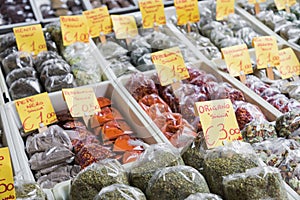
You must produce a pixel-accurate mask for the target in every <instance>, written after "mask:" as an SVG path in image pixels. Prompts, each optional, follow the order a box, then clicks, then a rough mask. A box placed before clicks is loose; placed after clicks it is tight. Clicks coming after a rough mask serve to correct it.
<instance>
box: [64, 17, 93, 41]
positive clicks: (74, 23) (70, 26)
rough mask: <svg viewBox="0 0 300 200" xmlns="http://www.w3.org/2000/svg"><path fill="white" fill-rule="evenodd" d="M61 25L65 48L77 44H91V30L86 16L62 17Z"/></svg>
mask: <svg viewBox="0 0 300 200" xmlns="http://www.w3.org/2000/svg"><path fill="white" fill-rule="evenodd" d="M60 25H61V33H62V39H63V44H64V46H69V45H71V44H73V43H75V42H85V43H88V42H89V28H88V23H87V20H86V18H85V16H83V15H75V16H60Z"/></svg>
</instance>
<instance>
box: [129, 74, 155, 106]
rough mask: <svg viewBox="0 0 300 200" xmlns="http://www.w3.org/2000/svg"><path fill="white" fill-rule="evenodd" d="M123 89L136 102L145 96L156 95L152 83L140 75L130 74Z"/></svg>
mask: <svg viewBox="0 0 300 200" xmlns="http://www.w3.org/2000/svg"><path fill="white" fill-rule="evenodd" d="M125 87H126V88H127V90H128V91H129V93H130V94H131V95H132V96H133V98H135V100H137V101H139V100H140V99H141V98H143V97H144V96H145V95H147V94H158V91H157V89H156V87H155V83H154V81H153V80H152V79H150V78H147V77H146V76H144V75H143V74H142V73H135V74H132V75H131V77H130V79H129V80H128V82H127V83H126V86H125Z"/></svg>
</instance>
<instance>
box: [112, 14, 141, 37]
mask: <svg viewBox="0 0 300 200" xmlns="http://www.w3.org/2000/svg"><path fill="white" fill-rule="evenodd" d="M111 19H112V23H113V26H114V31H115V34H116V38H117V39H126V38H133V37H135V36H137V35H138V29H137V26H136V22H135V19H134V17H133V16H126V15H111Z"/></svg>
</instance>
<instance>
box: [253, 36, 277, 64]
mask: <svg viewBox="0 0 300 200" xmlns="http://www.w3.org/2000/svg"><path fill="white" fill-rule="evenodd" d="M253 46H254V47H255V55H256V64H257V68H258V69H264V68H268V67H277V66H279V63H280V60H279V52H278V46H277V41H276V38H275V37H274V36H263V37H257V38H254V39H253Z"/></svg>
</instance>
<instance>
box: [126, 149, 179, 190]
mask: <svg viewBox="0 0 300 200" xmlns="http://www.w3.org/2000/svg"><path fill="white" fill-rule="evenodd" d="M182 164H183V160H182V158H181V156H180V152H179V151H178V149H176V148H174V147H172V146H170V145H168V144H153V145H150V146H149V147H147V148H146V149H145V151H144V153H143V154H141V156H140V157H139V158H138V160H137V161H136V162H135V163H133V166H132V168H131V170H130V173H129V177H130V183H131V185H133V186H135V187H137V188H140V189H141V190H142V191H145V190H146V187H147V183H148V182H149V180H150V179H151V177H152V175H153V174H154V173H155V171H156V170H157V169H161V168H164V167H169V166H176V165H182Z"/></svg>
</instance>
